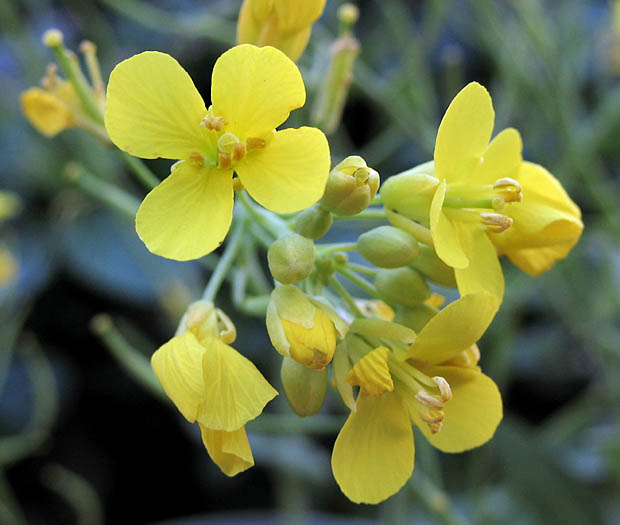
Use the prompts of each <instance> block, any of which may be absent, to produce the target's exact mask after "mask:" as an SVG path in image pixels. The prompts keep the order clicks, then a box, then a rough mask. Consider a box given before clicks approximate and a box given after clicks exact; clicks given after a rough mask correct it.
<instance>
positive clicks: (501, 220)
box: [480, 211, 513, 233]
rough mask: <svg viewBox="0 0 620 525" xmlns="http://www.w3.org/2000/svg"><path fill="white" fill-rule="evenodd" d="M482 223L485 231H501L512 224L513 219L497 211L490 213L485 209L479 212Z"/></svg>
mask: <svg viewBox="0 0 620 525" xmlns="http://www.w3.org/2000/svg"><path fill="white" fill-rule="evenodd" d="M480 219H481V222H482V224H484V225H485V226H486V229H487V231H490V232H491V233H502V232H504V231H506V230H507V229H508V228H510V227H511V226H512V222H513V220H512V219H511V218H510V217H506V215H501V214H499V213H491V212H487V211H482V212H480Z"/></svg>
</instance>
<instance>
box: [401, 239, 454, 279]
mask: <svg viewBox="0 0 620 525" xmlns="http://www.w3.org/2000/svg"><path fill="white" fill-rule="evenodd" d="M419 247H420V254H419V255H418V257H416V259H415V260H414V261H413V262H412V263H411V266H413V267H414V268H415V269H416V270H418V271H419V272H421V273H422V274H424V277H426V278H427V279H429V280H431V281H433V282H434V283H437V284H440V285H442V286H447V287H448V288H456V278H455V277H454V269H453V268H450V267H449V266H448V265H447V264H446V263H445V262H443V261H442V260H441V259H440V258H439V257H438V256H437V254H436V253H435V250H434V249H433V248H431V247H430V246H426V245H425V244H420V245H419Z"/></svg>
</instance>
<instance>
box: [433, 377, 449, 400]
mask: <svg viewBox="0 0 620 525" xmlns="http://www.w3.org/2000/svg"><path fill="white" fill-rule="evenodd" d="M433 381H435V384H436V385H437V386H438V387H439V393H440V394H441V399H442V400H443V401H444V402H448V401H450V399H452V389H451V388H450V384H449V383H448V382H447V381H446V380H445V379H444V378H443V377H441V376H435V377H433Z"/></svg>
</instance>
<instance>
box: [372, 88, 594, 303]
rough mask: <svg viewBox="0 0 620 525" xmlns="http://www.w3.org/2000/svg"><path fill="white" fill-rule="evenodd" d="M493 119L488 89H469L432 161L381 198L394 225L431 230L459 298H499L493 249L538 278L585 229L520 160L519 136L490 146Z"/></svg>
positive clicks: (544, 177)
mask: <svg viewBox="0 0 620 525" xmlns="http://www.w3.org/2000/svg"><path fill="white" fill-rule="evenodd" d="M493 122H494V111H493V105H492V101H491V97H490V96H489V94H488V92H487V90H486V89H485V88H484V87H482V86H481V85H480V84H478V83H475V82H472V83H471V84H468V85H467V86H466V87H465V88H463V89H462V90H461V91H460V92H459V93H458V94H457V96H456V97H455V98H454V100H453V101H452V103H451V104H450V106H449V107H448V110H447V111H446V114H445V115H444V117H443V119H442V121H441V125H440V126H439V131H438V133H437V139H436V142H435V154H434V162H430V163H427V164H424V165H422V166H420V167H418V168H416V169H413V170H410V171H408V172H404V173H403V174H400V175H397V176H395V177H392V178H390V179H388V180H387V181H386V182H385V183H384V184H383V187H382V190H381V195H382V197H383V201H384V203H385V206H386V211H387V213H388V218H390V220H392V221H393V222H394V224H395V225H396V226H401V227H402V226H403V222H402V220H400V219H401V217H403V216H404V217H405V218H407V219H410V220H413V221H417V222H419V223H421V224H422V225H425V226H427V227H429V228H430V233H431V237H432V241H431V242H432V244H433V246H434V248H435V250H436V252H437V255H438V256H439V257H440V258H441V259H442V260H443V261H444V262H445V263H446V264H447V265H448V266H450V267H452V268H454V271H455V277H456V282H457V285H458V288H459V291H460V292H461V294H462V295H464V294H468V293H474V292H477V291H479V290H487V291H489V292H491V293H493V294H494V295H495V296H496V297H498V299H500V300H501V298H502V297H503V294H504V278H503V274H502V270H501V266H500V264H499V260H498V251H499V253H500V254H506V255H507V256H508V257H509V258H510V259H511V260H512V261H513V262H515V264H517V266H519V267H520V268H522V269H523V270H525V271H527V272H528V273H530V274H532V275H537V274H539V273H541V272H543V271H545V270H547V269H548V268H550V267H551V265H552V264H553V263H554V262H555V261H556V260H557V259H560V258H563V257H565V256H566V255H567V254H568V252H569V251H570V249H571V248H572V247H573V246H574V244H575V243H576V242H577V240H578V239H579V236H580V235H581V231H582V229H583V224H582V222H581V213H580V211H579V208H578V207H577V206H576V205H575V204H574V203H573V202H572V200H571V199H570V197H569V196H568V195H567V194H566V192H565V191H564V190H563V189H562V187H561V185H560V184H559V182H558V181H557V180H556V179H555V178H554V177H553V176H552V175H551V174H550V173H549V172H547V171H546V170H545V169H544V168H542V167H540V166H537V165H535V164H531V163H528V162H523V159H522V157H521V149H522V143H521V137H520V135H519V132H518V131H516V130H515V129H512V128H508V129H505V130H503V131H502V132H501V133H499V134H498V135H497V136H496V137H495V138H494V139H493V140H492V141H491V142H489V141H490V139H491V134H492V131H493Z"/></svg>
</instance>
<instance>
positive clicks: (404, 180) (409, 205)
mask: <svg viewBox="0 0 620 525" xmlns="http://www.w3.org/2000/svg"><path fill="white" fill-rule="evenodd" d="M429 169H430V167H429ZM438 184H439V180H438V179H436V178H435V177H433V175H429V174H427V173H423V172H421V171H413V170H412V171H411V172H405V173H402V174H400V175H394V176H393V177H390V178H389V179H387V180H386V181H385V183H384V184H383V185H382V186H381V199H382V200H383V205H384V206H385V208H387V209H389V210H391V211H393V212H395V213H398V214H399V215H404V216H405V217H407V218H409V219H413V220H415V221H418V222H421V223H422V224H426V225H428V217H429V214H430V209H431V202H432V200H433V196H434V195H435V190H436V188H437V185H438Z"/></svg>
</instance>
